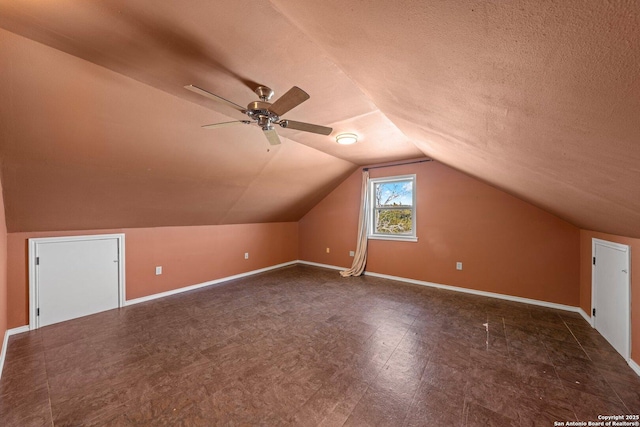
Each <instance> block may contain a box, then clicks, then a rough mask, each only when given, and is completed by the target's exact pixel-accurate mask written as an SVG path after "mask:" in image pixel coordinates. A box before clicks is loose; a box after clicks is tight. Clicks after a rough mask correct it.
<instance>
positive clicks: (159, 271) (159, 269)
mask: <svg viewBox="0 0 640 427" xmlns="http://www.w3.org/2000/svg"><path fill="white" fill-rule="evenodd" d="M161 274H162V266H161V265H160V266H158V267H156V276H159V275H161Z"/></svg>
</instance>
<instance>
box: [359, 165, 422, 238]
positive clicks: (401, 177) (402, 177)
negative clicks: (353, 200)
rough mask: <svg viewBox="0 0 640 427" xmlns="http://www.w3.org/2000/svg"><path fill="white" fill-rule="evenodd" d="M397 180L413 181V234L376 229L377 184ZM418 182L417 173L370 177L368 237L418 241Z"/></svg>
mask: <svg viewBox="0 0 640 427" xmlns="http://www.w3.org/2000/svg"><path fill="white" fill-rule="evenodd" d="M397 181H412V183H413V189H412V192H411V193H412V194H411V196H412V198H413V202H412V204H413V206H412V207H411V210H412V214H411V218H412V222H413V227H412V230H411V232H412V233H411V234H382V233H376V232H375V229H376V224H375V220H376V195H375V186H376V184H381V183H389V182H397ZM416 184H417V179H416V175H415V174H412V175H398V176H388V177H381V178H370V179H369V188H368V191H369V215H370V216H369V230H368V233H367V237H368V238H369V239H373V240H398V241H403V242H417V241H418V236H417V234H416V233H417V225H416V212H417V206H416V194H417V191H416Z"/></svg>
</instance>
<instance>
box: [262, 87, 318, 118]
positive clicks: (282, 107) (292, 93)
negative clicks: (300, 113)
mask: <svg viewBox="0 0 640 427" xmlns="http://www.w3.org/2000/svg"><path fill="white" fill-rule="evenodd" d="M307 99H309V94H308V93H307V92H305V91H303V90H302V89H300V88H299V87H298V86H294V87H292V88H291V89H289V90H288V91H287V93H285V94H284V95H282V96H281V97H280V98H278V99H277V100H276V102H274V103H273V104H271V107H269V111H271V112H272V113H274V114H275V115H276V116H281V115H283V114H285V113H286V112H287V111H289V110H291V109H293V108H295V107H297V106H298V105H300V104H302V103H303V102H304V101H306V100H307Z"/></svg>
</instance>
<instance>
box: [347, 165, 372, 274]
mask: <svg viewBox="0 0 640 427" xmlns="http://www.w3.org/2000/svg"><path fill="white" fill-rule="evenodd" d="M360 203H361V206H360V219H359V223H358V242H357V245H356V253H355V256H354V258H353V264H352V265H351V268H350V269H349V270H345V271H341V272H340V275H341V276H342V277H347V276H360V275H361V274H362V273H363V272H364V267H365V266H366V265H367V233H368V231H369V221H370V220H371V215H370V207H369V171H368V170H365V171H362V194H361V196H360Z"/></svg>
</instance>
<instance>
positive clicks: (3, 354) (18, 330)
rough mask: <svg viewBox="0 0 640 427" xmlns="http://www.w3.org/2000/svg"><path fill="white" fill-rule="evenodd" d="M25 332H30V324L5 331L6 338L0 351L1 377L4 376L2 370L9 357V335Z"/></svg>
mask: <svg viewBox="0 0 640 427" xmlns="http://www.w3.org/2000/svg"><path fill="white" fill-rule="evenodd" d="M23 332H29V327H28V326H20V327H19V328H13V329H7V330H6V331H5V333H4V340H3V341H2V352H0V378H2V371H3V369H4V359H5V358H6V357H7V346H8V345H9V337H10V336H11V335H16V334H21V333H23Z"/></svg>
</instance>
